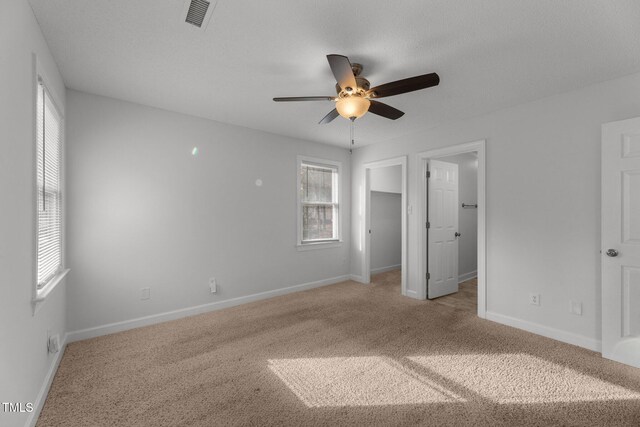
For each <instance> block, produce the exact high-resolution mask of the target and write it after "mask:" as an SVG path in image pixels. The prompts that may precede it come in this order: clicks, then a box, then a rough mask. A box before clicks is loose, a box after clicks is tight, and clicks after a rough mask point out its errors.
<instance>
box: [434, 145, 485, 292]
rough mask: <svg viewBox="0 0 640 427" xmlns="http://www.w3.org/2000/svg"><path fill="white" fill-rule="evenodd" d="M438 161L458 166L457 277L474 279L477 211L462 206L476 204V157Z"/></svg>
mask: <svg viewBox="0 0 640 427" xmlns="http://www.w3.org/2000/svg"><path fill="white" fill-rule="evenodd" d="M438 160H442V161H444V162H449V163H455V164H457V165H458V175H459V180H458V190H459V191H458V196H459V203H458V231H459V232H460V234H462V235H461V236H460V237H459V238H458V276H459V277H460V278H461V280H467V279H469V278H472V277H474V274H475V273H476V272H477V270H478V210H477V209H473V208H463V207H462V204H463V203H467V204H477V203H478V157H477V155H476V154H474V153H466V154H458V155H456V156H448V157H442V158H439V159H438Z"/></svg>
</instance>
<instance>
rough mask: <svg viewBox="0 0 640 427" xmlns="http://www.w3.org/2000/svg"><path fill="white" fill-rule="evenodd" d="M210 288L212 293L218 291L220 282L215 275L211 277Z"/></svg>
mask: <svg viewBox="0 0 640 427" xmlns="http://www.w3.org/2000/svg"><path fill="white" fill-rule="evenodd" d="M209 289H211V293H212V294H215V293H216V292H218V282H216V278H215V277H211V278H209Z"/></svg>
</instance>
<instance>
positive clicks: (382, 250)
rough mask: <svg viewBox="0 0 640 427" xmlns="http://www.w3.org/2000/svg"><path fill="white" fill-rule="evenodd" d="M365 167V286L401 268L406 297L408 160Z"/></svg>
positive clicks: (386, 161)
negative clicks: (374, 279) (378, 277)
mask: <svg viewBox="0 0 640 427" xmlns="http://www.w3.org/2000/svg"><path fill="white" fill-rule="evenodd" d="M364 166H365V198H364V199H365V210H364V211H365V224H364V232H365V239H364V240H365V244H364V261H365V266H364V282H365V283H371V275H372V273H373V274H376V273H383V272H386V271H391V270H395V269H398V268H400V277H401V278H400V292H401V294H402V295H407V158H406V157H405V156H403V157H397V158H393V159H388V160H382V161H378V162H372V163H367V164H365V165H364ZM398 211H399V212H398ZM398 214H399V215H398ZM398 222H399V224H398ZM398 226H399V227H398ZM398 251H399V253H398Z"/></svg>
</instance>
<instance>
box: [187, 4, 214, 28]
mask: <svg viewBox="0 0 640 427" xmlns="http://www.w3.org/2000/svg"><path fill="white" fill-rule="evenodd" d="M208 9H209V2H208V1H206V0H191V4H190V5H189V11H188V12H187V19H185V22H187V23H189V24H191V25H195V26H196V27H198V28H201V27H202V23H203V22H204V18H205V16H207V10H208Z"/></svg>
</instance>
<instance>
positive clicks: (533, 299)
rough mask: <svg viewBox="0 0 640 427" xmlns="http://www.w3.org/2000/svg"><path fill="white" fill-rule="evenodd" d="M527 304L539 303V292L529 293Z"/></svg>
mask: <svg viewBox="0 0 640 427" xmlns="http://www.w3.org/2000/svg"><path fill="white" fill-rule="evenodd" d="M529 304H531V305H540V294H529Z"/></svg>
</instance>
